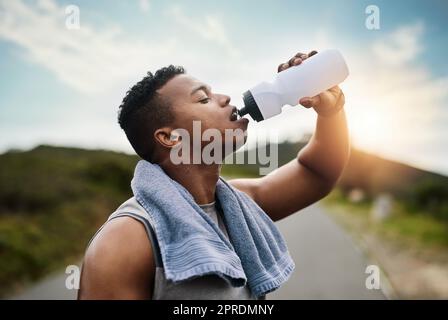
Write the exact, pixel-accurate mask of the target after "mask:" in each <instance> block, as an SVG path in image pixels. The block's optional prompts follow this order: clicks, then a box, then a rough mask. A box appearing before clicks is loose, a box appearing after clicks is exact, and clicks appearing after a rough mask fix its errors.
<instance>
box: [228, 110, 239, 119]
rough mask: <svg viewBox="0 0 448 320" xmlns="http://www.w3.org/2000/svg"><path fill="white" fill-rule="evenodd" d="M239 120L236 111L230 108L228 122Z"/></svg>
mask: <svg viewBox="0 0 448 320" xmlns="http://www.w3.org/2000/svg"><path fill="white" fill-rule="evenodd" d="M238 118H239V115H238V109H237V108H236V107H233V108H232V112H231V113H230V116H229V119H230V121H237V120H238Z"/></svg>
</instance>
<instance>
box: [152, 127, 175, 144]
mask: <svg viewBox="0 0 448 320" xmlns="http://www.w3.org/2000/svg"><path fill="white" fill-rule="evenodd" d="M154 138H155V139H156V141H157V142H158V143H160V144H161V145H162V146H163V147H165V148H172V147H174V146H175V145H176V144H178V143H179V141H180V140H181V139H180V135H179V134H178V133H177V132H176V130H173V129H172V128H170V127H163V128H159V129H157V130H156V131H155V132H154Z"/></svg>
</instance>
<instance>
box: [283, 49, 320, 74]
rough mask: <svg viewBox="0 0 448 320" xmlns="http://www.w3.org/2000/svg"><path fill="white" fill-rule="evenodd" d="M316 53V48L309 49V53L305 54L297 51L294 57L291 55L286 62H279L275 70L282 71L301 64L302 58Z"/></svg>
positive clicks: (304, 58)
mask: <svg viewBox="0 0 448 320" xmlns="http://www.w3.org/2000/svg"><path fill="white" fill-rule="evenodd" d="M316 53H317V51H316V50H313V51H310V53H308V54H306V53H302V52H298V53H296V54H295V55H294V57H292V58H291V59H289V60H288V62H286V63H281V64H280V65H279V66H278V67H277V72H282V71H283V70H286V69H288V68H289V67H292V66H298V65H299V64H301V63H302V62H303V61H304V60H306V59H308V58H309V57H311V56H313V55H315V54H316Z"/></svg>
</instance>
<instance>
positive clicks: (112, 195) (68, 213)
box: [0, 146, 137, 296]
mask: <svg viewBox="0 0 448 320" xmlns="http://www.w3.org/2000/svg"><path fill="white" fill-rule="evenodd" d="M136 161H137V158H136V157H133V156H129V155H125V154H120V153H114V152H108V151H88V150H80V149H71V148H53V147H46V146H42V147H38V148H36V149H34V150H31V151H28V152H10V153H6V154H3V155H1V156H0V284H1V285H0V296H6V295H7V294H9V293H11V292H12V291H14V290H15V289H18V288H20V287H22V286H23V285H25V284H27V283H29V282H31V281H34V280H36V279H39V278H41V277H42V276H44V275H46V274H48V273H49V272H51V271H53V270H57V269H60V268H63V267H65V266H67V265H68V264H70V263H73V261H77V259H79V257H80V256H81V255H82V254H83V252H84V250H85V248H86V245H87V242H88V241H89V239H90V237H91V236H92V235H93V234H94V233H95V231H96V230H97V229H98V227H99V226H100V225H101V223H103V222H104V221H105V219H106V218H107V216H108V215H109V214H111V213H112V212H113V210H115V209H116V208H117V206H118V205H119V204H120V203H121V202H122V201H124V200H125V199H126V198H128V197H129V196H130V195H131V190H130V180H131V177H132V173H133V170H134V167H135V163H136Z"/></svg>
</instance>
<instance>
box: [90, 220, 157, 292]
mask: <svg viewBox="0 0 448 320" xmlns="http://www.w3.org/2000/svg"><path fill="white" fill-rule="evenodd" d="M154 272H155V261H154V257H153V252H152V248H151V244H150V242H149V239H148V237H147V235H146V231H145V228H144V227H143V226H142V224H141V223H140V222H139V221H137V220H135V219H133V218H131V217H127V216H123V217H119V218H115V219H112V220H110V221H108V222H107V223H106V224H105V225H104V227H103V228H102V229H101V230H100V231H99V232H98V234H97V235H96V237H95V238H94V239H93V240H92V242H91V244H90V246H89V248H88V249H87V251H86V253H85V256H84V261H83V268H82V275H81V289H82V291H83V292H84V293H87V292H90V291H91V289H92V288H95V290H94V291H96V290H97V288H109V289H111V290H112V287H119V286H120V285H123V286H125V285H128V284H130V283H134V282H135V281H137V279H140V281H141V280H142V279H147V280H148V281H151V277H153V275H154Z"/></svg>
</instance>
